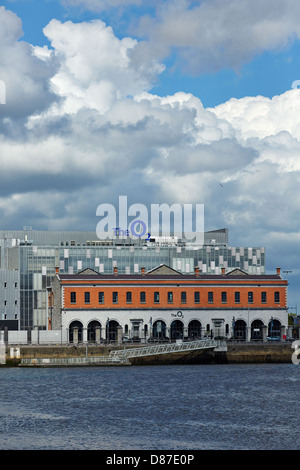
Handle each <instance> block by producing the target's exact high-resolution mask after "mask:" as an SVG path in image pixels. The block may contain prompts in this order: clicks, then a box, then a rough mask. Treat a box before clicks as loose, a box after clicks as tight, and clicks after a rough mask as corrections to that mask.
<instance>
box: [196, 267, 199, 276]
mask: <svg viewBox="0 0 300 470" xmlns="http://www.w3.org/2000/svg"><path fill="white" fill-rule="evenodd" d="M195 276H199V266H195Z"/></svg>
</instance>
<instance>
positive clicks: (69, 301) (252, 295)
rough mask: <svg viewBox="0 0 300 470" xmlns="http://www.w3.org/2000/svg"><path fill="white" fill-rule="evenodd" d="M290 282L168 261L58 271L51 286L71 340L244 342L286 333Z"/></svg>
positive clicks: (54, 313)
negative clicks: (180, 267)
mask: <svg viewBox="0 0 300 470" xmlns="http://www.w3.org/2000/svg"><path fill="white" fill-rule="evenodd" d="M286 299H287V281H286V280H284V279H282V278H281V276H280V268H277V272H276V274H274V275H257V274H255V275H253V274H248V273H246V272H244V271H242V270H240V269H238V268H237V269H235V270H232V271H230V272H227V273H226V272H225V268H223V269H222V271H221V274H217V275H208V274H201V273H200V270H199V268H198V267H195V268H194V273H193V274H182V273H180V272H178V271H175V270H174V269H172V268H170V267H168V266H166V265H162V266H159V267H157V268H155V269H152V270H150V271H148V272H146V270H145V268H144V267H142V268H141V271H140V273H139V274H127V275H124V274H120V273H119V271H118V267H117V266H115V267H114V272H113V274H101V273H97V272H95V271H93V270H91V269H86V270H83V271H82V272H80V273H77V274H63V273H60V272H59V268H57V273H56V276H55V279H54V281H53V283H52V287H51V288H50V289H49V325H50V327H51V328H53V329H54V330H59V329H62V330H67V331H68V337H69V341H70V342H87V341H95V342H99V343H100V342H101V341H109V342H111V341H113V342H122V341H124V338H125V339H128V340H134V341H149V340H150V341H151V340H153V341H156V340H170V341H174V340H177V339H183V340H184V339H195V338H202V337H205V336H213V337H226V338H235V339H240V340H266V338H267V337H268V336H271V337H277V338H278V339H279V338H282V337H283V335H284V334H285V333H286V329H287V325H288V318H287V315H288V314H287V304H286Z"/></svg>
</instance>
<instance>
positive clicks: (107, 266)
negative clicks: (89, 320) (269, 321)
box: [0, 227, 265, 330]
mask: <svg viewBox="0 0 300 470" xmlns="http://www.w3.org/2000/svg"><path fill="white" fill-rule="evenodd" d="M161 264H165V265H167V266H170V267H171V268H172V269H174V270H176V271H178V272H180V273H182V274H185V275H189V274H193V273H194V267H195V266H198V267H199V272H200V273H201V274H204V275H218V274H220V273H221V268H222V267H224V268H225V270H226V272H227V271H230V270H232V269H234V268H239V269H241V270H243V271H245V272H247V273H249V274H258V275H264V274H265V249H264V247H230V246H228V230H227V229H220V230H213V231H209V232H205V234H204V245H203V246H200V247H195V246H188V245H185V244H184V243H182V242H181V241H177V240H176V239H172V237H169V239H163V238H156V239H150V240H145V239H139V238H137V239H136V240H132V238H123V239H120V238H115V239H113V240H106V241H102V240H97V237H96V232H95V231H59V230H57V231H40V230H32V229H31V228H30V227H24V229H23V230H0V269H1V270H7V271H9V272H11V271H15V274H14V276H18V280H17V281H16V282H18V286H19V287H18V293H17V295H18V298H16V299H15V298H14V299H13V300H12V302H14V301H17V304H16V305H13V306H14V307H18V309H17V310H16V309H15V310H14V309H12V310H10V309H7V310H6V311H4V310H2V312H1V313H2V314H3V315H4V314H5V315H6V316H5V318H6V319H7V320H12V319H13V320H16V315H17V320H18V324H19V329H21V330H26V329H27V330H28V329H48V296H47V288H50V287H51V283H52V281H53V279H54V276H55V267H56V266H58V267H59V270H60V273H64V274H68V275H69V274H71V275H72V274H76V273H78V272H80V271H82V270H84V269H87V268H89V269H92V270H94V271H96V272H98V273H100V274H110V273H112V271H113V268H114V267H115V266H117V267H118V273H119V274H124V275H136V274H139V273H140V270H141V266H145V269H146V271H150V270H151V269H153V268H155V267H156V266H159V265H161ZM3 282H5V281H3ZM10 290H12V292H11V294H10V295H11V299H12V297H14V296H15V295H16V291H15V287H14V284H11V287H10ZM7 292H8V291H7ZM0 295H1V291H0ZM1 299H2V300H3V302H4V301H5V300H7V299H5V298H4V297H2V296H1V297H0V301H1Z"/></svg>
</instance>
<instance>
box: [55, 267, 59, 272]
mask: <svg viewBox="0 0 300 470" xmlns="http://www.w3.org/2000/svg"><path fill="white" fill-rule="evenodd" d="M55 274H59V267H58V266H55Z"/></svg>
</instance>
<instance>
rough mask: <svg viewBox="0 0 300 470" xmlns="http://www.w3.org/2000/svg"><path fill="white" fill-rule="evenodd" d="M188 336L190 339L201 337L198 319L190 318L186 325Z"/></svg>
mask: <svg viewBox="0 0 300 470" xmlns="http://www.w3.org/2000/svg"><path fill="white" fill-rule="evenodd" d="M188 337H189V338H190V339H192V340H193V339H194V340H196V339H198V338H201V323H200V322H199V321H198V320H192V321H190V323H189V326H188Z"/></svg>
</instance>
